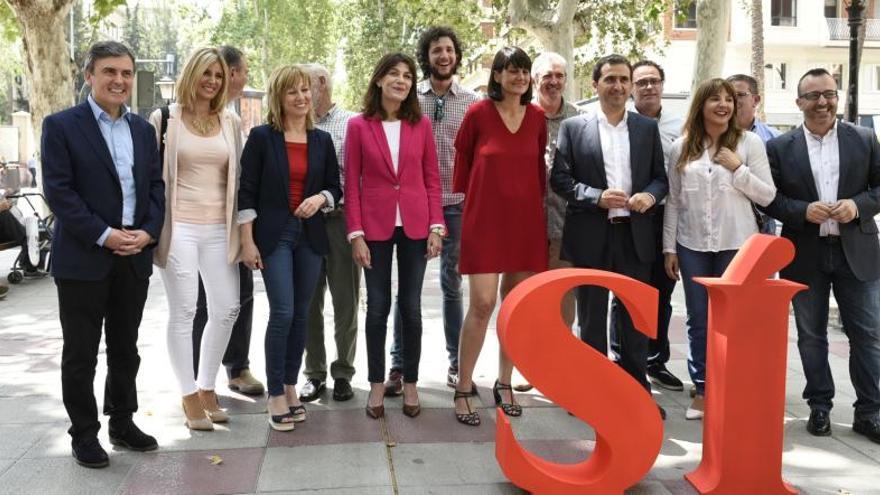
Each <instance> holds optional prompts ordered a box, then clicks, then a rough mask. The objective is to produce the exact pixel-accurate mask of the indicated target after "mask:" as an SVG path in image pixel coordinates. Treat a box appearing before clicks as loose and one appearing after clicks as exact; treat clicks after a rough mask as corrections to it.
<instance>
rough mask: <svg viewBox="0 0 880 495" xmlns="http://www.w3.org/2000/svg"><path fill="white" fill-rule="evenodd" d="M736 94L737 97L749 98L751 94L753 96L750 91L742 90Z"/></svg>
mask: <svg viewBox="0 0 880 495" xmlns="http://www.w3.org/2000/svg"><path fill="white" fill-rule="evenodd" d="M734 96H736V97H737V98H748V97H749V96H752V94H751V93H749V92H748V91H742V92H739V93H736V94H735V95H734Z"/></svg>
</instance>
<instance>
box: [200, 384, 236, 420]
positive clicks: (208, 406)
mask: <svg viewBox="0 0 880 495" xmlns="http://www.w3.org/2000/svg"><path fill="white" fill-rule="evenodd" d="M198 393H199V400H201V401H202V408H203V409H204V410H205V412H206V413H208V417H209V418H211V422H213V423H225V422H227V421H229V413H227V412H226V411H224V410H223V409H220V402H219V401H218V400H217V394H216V393H214V391H213V390H202V389H199V392H198Z"/></svg>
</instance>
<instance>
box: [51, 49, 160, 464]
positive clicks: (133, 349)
mask: <svg viewBox="0 0 880 495" xmlns="http://www.w3.org/2000/svg"><path fill="white" fill-rule="evenodd" d="M84 72H85V78H86V82H87V83H88V84H89V86H91V88H92V91H91V94H90V95H89V99H88V101H87V102H85V103H82V104H80V105H77V106H75V107H73V108H70V109H67V110H64V111H62V112H58V113H56V114H53V115H50V116H48V117H46V118H45V120H44V121H43V138H42V157H43V180H44V183H43V187H44V190H45V193H46V199H47V200H48V202H49V207H50V208H51V209H52V212H53V213H54V214H55V219H56V221H55V233H54V236H53V239H52V275H53V277H55V285H56V286H57V289H58V311H59V316H60V319H61V330H62V335H63V337H64V348H63V351H62V356H61V386H62V396H63V399H64V407H65V408H66V409H67V414H68V416H69V417H70V421H71V427H70V429H69V430H68V432H69V433H70V436H71V437H72V439H73V440H72V447H73V457H74V458H75V459H76V461H77V462H78V463H79V464H81V465H83V466H86V467H104V466H107V465H108V462H109V461H108V458H107V453H106V452H105V451H104V449H103V448H102V447H101V444H100V443H99V442H98V439H97V434H98V430H99V429H100V428H101V425H100V423H99V422H98V410H97V404H96V401H95V395H94V387H93V385H94V383H93V382H94V379H95V366H96V365H97V356H98V344H99V343H100V341H101V328H102V326H103V328H104V330H105V341H106V346H107V368H108V369H107V380H106V383H105V387H104V414H105V415H108V416H110V421H109V436H110V443H112V444H114V445H117V446H121V447H124V448H128V449H131V450H137V451H146V450H153V449H155V448H156V447H157V444H156V439H155V438H153V437H151V436H149V435H147V434H145V433H143V432H142V431H141V430H140V429H139V428H138V427H137V426H136V425H135V424H134V422H133V421H132V414H133V413H134V412H135V411H137V406H138V404H137V388H136V384H135V378H136V376H137V371H138V367H139V365H140V357H139V356H138V350H137V335H138V327H139V326H140V322H141V316H142V314H143V309H144V303H145V302H146V299H147V287H148V285H149V278H150V275H151V274H152V271H153V269H152V258H153V253H152V246H153V245H155V242H156V240H157V239H158V237H159V232H160V231H161V229H162V222H163V219H164V211H165V210H164V208H165V200H164V197H165V195H164V189H165V188H164V184H163V182H162V173H161V166H160V163H159V155H158V150H157V149H156V134H155V131H154V130H153V128H152V127H151V126H150V124H149V123H147V121H145V120H143V119H142V118H140V117H138V116H137V115H134V114H132V113H130V112H129V111H128V109H127V108H126V106H125V101H126V99H127V98H128V96H129V93H130V92H131V86H132V83H133V81H134V55H133V54H132V53H131V51H130V50H129V49H128V48H127V47H126V46H125V45H122V44H121V43H118V42H115V41H105V42H99V43H96V44H94V45H92V47H91V48H90V49H89V53H88V55H87V57H86V63H85V70H84Z"/></svg>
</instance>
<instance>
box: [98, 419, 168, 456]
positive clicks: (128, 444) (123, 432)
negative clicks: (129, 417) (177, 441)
mask: <svg viewBox="0 0 880 495" xmlns="http://www.w3.org/2000/svg"><path fill="white" fill-rule="evenodd" d="M109 434H110V443H111V444H113V445H116V446H117V447H123V448H126V449H129V450H136V451H138V452H148V451H150V450H156V449H157V448H159V444H158V443H157V442H156V439H155V438H153V437H152V436H150V435H147V434H146V433H144V432H142V431H141V429H140V428H138V427H137V425H136V424H134V423H133V422H130V423H128V424H127V425H125V426H123V427H121V428H118V429H117V428H113V427H111V428H110V432H109Z"/></svg>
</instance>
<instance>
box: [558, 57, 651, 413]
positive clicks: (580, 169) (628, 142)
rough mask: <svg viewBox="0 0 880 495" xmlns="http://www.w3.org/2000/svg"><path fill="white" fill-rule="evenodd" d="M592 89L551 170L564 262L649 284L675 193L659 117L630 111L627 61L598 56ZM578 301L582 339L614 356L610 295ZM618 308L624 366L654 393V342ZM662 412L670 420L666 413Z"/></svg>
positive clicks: (565, 129)
mask: <svg viewBox="0 0 880 495" xmlns="http://www.w3.org/2000/svg"><path fill="white" fill-rule="evenodd" d="M593 88H594V89H595V90H596V93H597V94H598V95H599V105H598V106H597V107H596V109H595V111H594V112H591V113H589V114H587V115H584V116H577V117H572V118H570V119H567V120H565V121H564V122H563V123H562V126H561V127H560V129H559V141H558V146H557V150H556V156H555V158H554V161H553V168H552V170H551V178H550V182H551V186H552V187H553V190H554V191H556V192H557V193H558V194H560V195H561V196H563V197H564V198H565V199H566V200H567V201H568V206H567V209H566V214H565V225H564V227H563V233H562V257H563V259H566V260H568V261H570V262H572V264H574V266H577V267H582V268H596V269H601V270H608V271H613V272H617V273H621V274H623V275H627V276H629V277H632V278H635V279H637V280H640V281H642V282H646V283H648V282H649V281H650V278H651V263H652V262H653V261H654V257H655V256H656V254H657V253H656V248H655V246H656V242H655V240H654V235H655V234H654V226H653V221H654V220H653V218H652V216H651V215H652V214H653V213H654V208H653V207H654V205H655V204H657V203H659V202H660V201H661V200H662V199H663V198H664V197H666V192H667V190H668V184H667V180H666V168H665V164H664V161H663V147H662V145H661V140H660V133H659V131H658V129H657V123H656V122H655V121H654V120H653V119H651V118H648V117H643V116H642V115H639V114H638V113H635V112H627V111H626V100H627V97H628V96H629V94H630V91H631V90H632V68H631V66H630V64H629V61H628V60H627V59H625V58H623V57H621V56H620V55H608V56H606V57H602V58H601V59H599V61H598V62H597V63H596V66H595V67H594V68H593ZM577 299H578V321H579V322H580V331H581V339H582V340H583V341H584V342H586V343H588V344H589V345H591V346H592V347H593V348H594V349H596V350H597V351H599V352H601V353H603V354H605V353H607V352H608V336H607V325H606V319H607V316H608V291H607V290H606V289H602V288H600V287H593V286H585V287H580V288H578V295H577ZM614 311H616V315H615V317H616V318H615V322H616V325H617V328H616V329H615V330H616V332H617V335H618V339H619V341H620V347H621V349H620V361H619V364H620V365H621V367H623V369H624V370H626V371H627V372H628V373H629V374H630V375H632V377H633V378H635V379H636V380H637V381H638V382H639V383H641V384H642V385H643V386H644V387H645V389H646V390H648V391H650V390H651V386H650V385H649V384H648V381H647V379H646V377H645V372H646V366H647V358H648V337H646V336H645V335H644V334H642V333H640V332H638V331H637V330H636V329H635V328H634V327H633V324H632V320H631V319H630V317H629V314H628V313H627V312H626V310H625V309H624V307H623V304H617V305H616V306H615V309H614ZM661 414H662V415H664V416H665V413H664V411H663V410H662V409H661Z"/></svg>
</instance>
